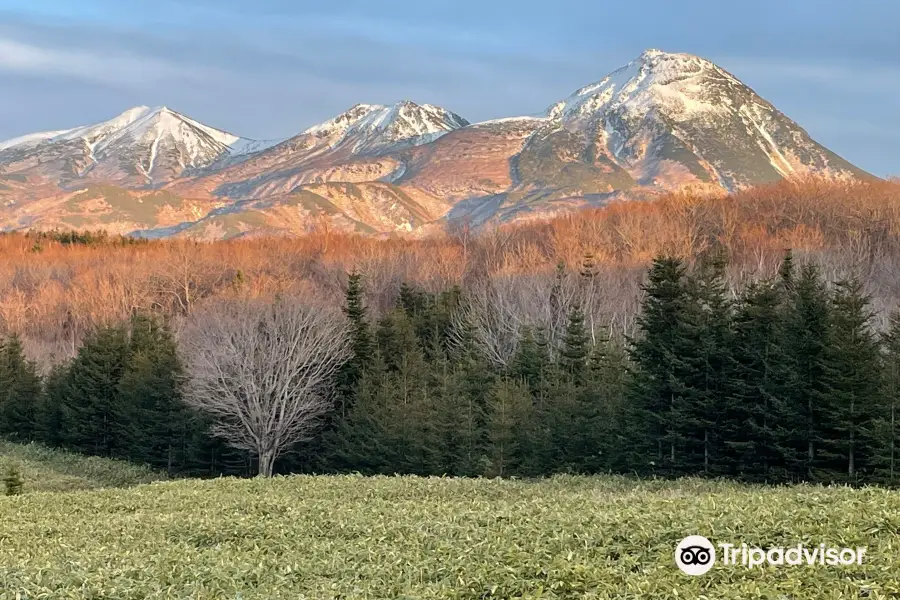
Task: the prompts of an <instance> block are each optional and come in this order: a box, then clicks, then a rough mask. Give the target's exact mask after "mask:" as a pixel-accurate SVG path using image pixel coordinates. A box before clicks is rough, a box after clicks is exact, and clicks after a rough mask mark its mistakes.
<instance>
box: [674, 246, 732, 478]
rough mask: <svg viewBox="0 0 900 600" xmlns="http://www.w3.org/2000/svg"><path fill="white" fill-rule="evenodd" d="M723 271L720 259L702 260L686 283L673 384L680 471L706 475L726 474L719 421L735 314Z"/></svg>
mask: <svg viewBox="0 0 900 600" xmlns="http://www.w3.org/2000/svg"><path fill="white" fill-rule="evenodd" d="M725 266H726V263H725V259H724V257H723V256H722V255H721V254H711V255H707V256H704V257H703V258H702V259H701V261H700V263H699V265H698V268H697V272H696V273H695V274H693V275H692V276H691V277H690V278H689V280H688V294H689V307H688V310H687V315H686V319H685V322H684V331H683V337H682V340H681V350H680V352H679V354H678V355H677V358H678V361H679V364H680V369H681V372H680V373H678V376H677V377H676V378H675V379H674V381H675V384H676V385H675V389H676V392H677V393H678V394H679V395H680V396H681V402H680V403H678V404H677V405H676V410H675V415H674V417H675V419H674V422H673V423H672V427H673V429H675V430H676V431H677V432H678V439H679V441H680V445H681V446H682V448H683V449H682V456H681V457H680V461H679V462H680V468H681V469H683V470H685V471H687V472H691V473H703V474H706V475H714V474H719V473H721V472H722V471H724V470H725V469H726V468H727V466H726V464H725V461H724V457H723V452H724V444H723V440H722V439H721V434H720V425H721V424H720V417H721V415H722V413H723V412H724V408H725V406H724V399H725V397H726V396H727V395H728V393H729V391H730V390H729V386H730V378H731V374H730V372H729V369H730V367H731V361H730V357H729V352H730V350H731V347H732V346H731V337H732V330H731V328H732V318H733V314H732V306H731V303H730V301H729V300H728V297H727V293H728V290H727V284H726V281H725Z"/></svg>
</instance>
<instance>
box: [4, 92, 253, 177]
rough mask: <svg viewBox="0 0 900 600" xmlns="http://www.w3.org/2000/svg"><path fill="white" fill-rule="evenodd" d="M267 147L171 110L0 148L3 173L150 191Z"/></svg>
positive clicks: (140, 109) (130, 114)
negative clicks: (228, 157) (227, 157)
mask: <svg viewBox="0 0 900 600" xmlns="http://www.w3.org/2000/svg"><path fill="white" fill-rule="evenodd" d="M266 146H267V143H266V142H257V141H255V140H248V139H244V138H240V137H238V136H236V135H232V134H230V133H227V132H225V131H221V130H219V129H214V128H212V127H208V126H206V125H203V124H202V123H199V122H197V121H194V120H193V119H191V118H189V117H186V116H184V115H183V114H181V113H178V112H175V111H174V110H172V109H170V108H168V107H165V106H160V107H156V108H150V107H147V106H136V107H134V108H130V109H128V110H126V111H125V112H123V113H122V114H120V115H118V116H117V117H115V118H113V119H110V120H109V121H105V122H103V123H99V124H96V125H87V126H83V127H76V128H74V129H68V130H64V131H51V132H46V133H37V134H31V135H27V136H23V137H20V138H16V139H13V140H9V141H7V142H3V143H0V167H2V168H3V170H4V171H5V172H17V173H20V174H21V173H23V172H24V173H27V174H35V175H38V176H41V177H46V178H50V179H52V180H56V181H58V182H60V183H63V184H65V183H69V182H72V181H73V180H78V179H88V180H92V181H104V182H114V183H119V184H125V185H137V186H144V185H155V184H160V183H165V182H168V181H171V180H173V179H175V178H177V177H179V176H181V175H183V174H184V173H186V172H189V171H190V170H192V169H199V168H202V167H205V166H207V165H210V164H212V163H213V162H214V161H216V160H217V159H219V158H221V157H222V156H223V155H237V154H242V153H246V152H251V151H256V150H259V149H261V148H264V147H266Z"/></svg>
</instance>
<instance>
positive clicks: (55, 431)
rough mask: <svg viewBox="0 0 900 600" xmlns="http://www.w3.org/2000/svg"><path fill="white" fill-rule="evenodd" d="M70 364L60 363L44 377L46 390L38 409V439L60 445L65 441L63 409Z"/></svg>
mask: <svg viewBox="0 0 900 600" xmlns="http://www.w3.org/2000/svg"><path fill="white" fill-rule="evenodd" d="M68 383H69V364H68V363H59V364H57V365H54V366H53V368H51V369H50V372H49V373H48V374H47V376H46V378H45V379H44V391H43V394H41V401H40V403H39V404H38V410H37V427H36V428H37V431H36V439H37V440H39V441H40V442H41V443H43V444H45V445H47V446H52V447H60V446H62V445H63V443H64V432H63V410H64V408H63V407H64V404H65V401H66V398H67V397H68Z"/></svg>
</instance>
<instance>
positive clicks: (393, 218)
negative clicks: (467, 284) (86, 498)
mask: <svg viewBox="0 0 900 600" xmlns="http://www.w3.org/2000/svg"><path fill="white" fill-rule="evenodd" d="M809 173H816V174H820V175H825V176H831V177H869V175H868V174H866V173H865V172H863V171H861V170H860V169H858V168H856V167H855V166H853V165H852V164H850V163H848V162H847V161H845V160H844V159H842V158H841V157H839V156H837V155H836V154H834V153H833V152H831V151H830V150H828V149H827V148H825V147H823V146H821V145H820V144H818V143H816V142H815V141H814V140H812V139H811V138H810V136H809V135H808V134H807V132H806V131H805V130H803V129H802V128H801V127H800V126H799V125H798V124H797V123H795V122H794V121H792V120H791V119H790V118H788V117H787V116H785V115H784V114H782V113H781V112H779V111H778V110H777V109H776V108H775V107H774V106H772V105H771V104H770V103H769V102H767V101H766V100H764V99H763V98H761V97H760V96H759V95H757V94H756V93H755V92H754V91H753V90H752V89H750V88H749V87H747V86H746V85H744V84H743V83H741V82H740V81H739V80H738V79H737V78H736V77H734V76H733V75H731V74H730V73H728V72H727V71H725V70H724V69H722V68H720V67H718V66H717V65H715V64H713V63H711V62H709V61H707V60H705V59H702V58H699V57H697V56H693V55H689V54H672V53H666V52H662V51H659V50H648V51H646V52H644V53H643V54H641V56H639V57H638V58H636V59H635V60H633V61H632V62H630V63H629V64H627V65H625V66H624V67H622V68H620V69H618V70H616V71H614V72H612V73H611V74H609V75H608V76H606V77H605V78H603V79H602V80H600V81H599V82H597V83H594V84H591V85H588V86H585V87H583V88H581V89H579V90H577V91H576V92H574V93H573V94H571V95H570V96H568V97H566V98H565V99H563V100H560V101H558V102H556V103H554V104H552V105H551V106H550V107H549V108H548V109H547V110H546V111H545V112H544V113H543V114H541V115H538V116H531V117H514V118H508V119H499V120H495V121H487V122H482V123H475V124H469V123H468V121H466V120H465V119H463V118H462V117H460V116H459V115H456V114H454V113H452V112H450V111H448V110H445V109H443V108H440V107H436V106H431V105H417V104H415V103H412V102H400V103H398V104H395V105H393V106H381V105H366V104H358V105H356V106H354V107H352V108H351V109H349V110H348V111H346V112H344V113H342V114H340V115H338V116H336V117H334V118H333V119H330V120H328V121H326V122H324V123H322V124H319V125H316V126H313V127H310V128H309V129H307V130H305V131H303V132H301V133H300V134H298V135H295V136H293V137H291V138H289V139H286V140H284V141H282V142H279V143H275V142H255V141H252V140H247V139H244V138H239V137H237V136H234V135H231V134H228V133H225V132H223V131H220V130H217V129H214V128H211V127H208V126H206V125H202V124H201V123H199V122H197V121H194V120H192V119H190V118H188V117H185V116H184V115H181V114H179V113H176V112H174V111H171V110H169V109H167V108H159V109H149V108H146V107H138V108H135V109H131V110H129V111H126V112H125V113H123V114H122V115H120V116H119V117H116V118H115V119H113V120H111V121H108V122H106V123H101V124H99V125H95V126H89V127H80V128H77V129H72V130H67V131H53V132H47V133H41V134H33V135H28V136H24V137H21V138H17V139H14V140H10V141H8V142H3V143H0V226H2V227H4V228H6V229H13V228H23V227H48V226H50V225H51V224H52V225H53V226H65V224H66V223H69V224H70V225H71V226H75V225H74V221H77V222H79V223H81V224H82V225H80V226H82V227H85V226H89V225H91V224H95V225H97V226H105V227H106V228H109V229H112V230H119V231H120V232H123V233H129V232H138V231H140V232H141V234H143V235H155V236H159V235H174V234H179V235H196V236H198V237H204V238H218V237H232V236H235V235H255V234H260V233H282V234H292V233H298V232H300V231H304V230H308V229H309V228H310V227H312V226H314V224H315V223H318V222H320V221H322V220H323V219H326V220H328V221H329V222H331V223H333V224H334V226H336V227H341V228H347V229H353V230H357V231H366V232H372V233H389V232H397V231H399V232H418V231H426V230H429V229H431V228H433V227H434V226H435V225H439V224H440V223H441V222H445V221H452V220H459V219H465V220H468V221H470V222H474V223H476V224H477V223H481V222H484V221H488V220H498V219H499V220H510V219H518V218H523V217H533V216H540V215H543V214H546V213H548V212H554V211H558V210H568V209H570V208H572V207H577V206H582V205H584V204H597V203H603V202H606V201H608V200H609V199H611V198H618V197H627V198H635V199H637V198H641V197H644V196H647V195H652V194H658V193H661V192H664V191H667V190H672V189H676V188H679V187H681V186H684V185H692V186H696V187H699V188H701V189H706V190H709V191H712V192H722V191H731V190H734V189H737V188H740V187H744V186H749V185H755V184H760V183H768V182H772V181H776V180H778V179H780V178H783V177H793V176H797V175H804V174H809ZM98 184H102V185H100V186H98ZM109 185H114V186H117V188H116V189H118V190H119V191H116V192H114V193H113V192H111V191H110V190H111V189H113V188H109V187H108V186H109ZM159 188H163V189H164V191H165V193H166V195H165V199H166V200H165V202H164V203H163V204H161V205H160V206H159V210H158V211H157V212H158V213H159V214H158V216H155V215H156V213H153V214H151V212H152V211H149V212H148V208H147V205H146V203H147V202H148V201H147V200H145V198H149V197H151V196H152V195H151V194H150V191H152V190H153V189H159ZM87 189H90V190H93V191H91V192H90V194H93V195H96V194H97V193H98V192H97V190H106V192H104V193H107V192H108V193H110V194H111V195H112V196H114V197H115V199H114V201H113V202H107V203H106V204H104V201H103V200H100V199H97V198H92V200H93V201H94V202H93V204H92V205H91V206H92V208H91V210H87V211H85V210H84V209H83V208H81V209H79V211H80V212H77V213H72V212H67V211H71V210H72V208H71V207H72V202H71V198H72V197H73V194H76V195H77V194H82V196H81V197H83V194H84V193H85V190H87ZM101 196H102V194H101ZM152 197H153V198H156V200H154V201H150V204H153V202H156V203H157V204H159V202H160V197H158V196H152ZM124 198H131V199H132V200H130V201H126V200H124ZM173 198H178V199H180V202H181V204H179V206H181V207H182V208H184V207H187V208H184V210H182V208H174V207H173V203H174V204H178V202H176V201H174V200H172V199H173ZM129 202H131V203H132V204H133V205H134V207H138V206H139V207H140V208H134V209H133V210H132V211H131V212H132V213H137V214H139V215H140V218H138V219H135V218H131V217H128V218H126V217H125V216H123V214H124V213H123V212H122V211H123V208H127V205H128V203H129ZM3 205H5V206H6V207H5V208H3ZM66 206H68V207H70V208H69V209H66V208H65V207H66ZM79 206H81V205H79ZM154 206H156V205H154ZM54 207H55V208H54ZM203 211H207V212H203ZM125 212H128V211H127V210H126V211H125ZM117 215H118V216H117ZM192 215H195V216H192ZM67 218H68V220H67ZM180 218H183V219H184V220H183V221H180V222H178V223H174V224H173V222H174V221H177V220H178V219H180Z"/></svg>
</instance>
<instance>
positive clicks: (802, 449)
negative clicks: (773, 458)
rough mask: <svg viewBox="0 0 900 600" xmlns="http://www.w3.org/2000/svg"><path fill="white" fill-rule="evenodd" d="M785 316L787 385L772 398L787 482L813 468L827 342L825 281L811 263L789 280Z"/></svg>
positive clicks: (821, 412)
mask: <svg viewBox="0 0 900 600" xmlns="http://www.w3.org/2000/svg"><path fill="white" fill-rule="evenodd" d="M789 290H790V294H789V302H788V306H787V307H786V311H785V313H786V315H785V316H786V318H785V328H784V336H785V350H786V352H785V360H786V365H787V366H788V367H789V369H790V379H789V385H788V389H787V390H786V392H785V394H784V396H782V397H781V398H778V399H777V403H776V413H777V414H778V426H777V432H776V439H777V440H778V450H779V454H780V455H781V460H782V461H783V462H784V464H785V467H786V472H787V475H788V477H789V479H791V480H797V479H809V478H812V476H813V471H814V469H815V468H816V466H817V461H818V458H817V453H818V447H819V445H820V443H821V441H822V429H821V428H822V424H823V423H824V422H825V421H826V419H827V415H826V414H825V411H826V408H825V406H824V405H823V402H822V400H823V397H824V395H825V393H826V390H825V384H824V382H825V352H826V347H827V345H828V323H829V302H828V293H827V290H826V288H825V284H824V283H823V282H822V278H821V276H820V274H819V270H818V268H816V267H815V266H814V265H804V267H803V269H802V270H801V272H800V276H799V277H796V278H794V277H792V278H791V285H790V288H789Z"/></svg>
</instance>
